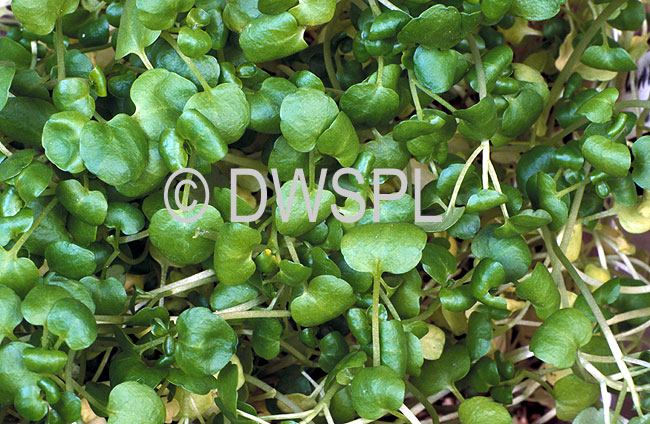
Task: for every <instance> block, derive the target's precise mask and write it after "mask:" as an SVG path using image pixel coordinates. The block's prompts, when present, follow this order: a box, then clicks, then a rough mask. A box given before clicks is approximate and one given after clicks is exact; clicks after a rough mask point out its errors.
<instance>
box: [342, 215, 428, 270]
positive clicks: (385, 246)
mask: <svg viewBox="0 0 650 424" xmlns="http://www.w3.org/2000/svg"><path fill="white" fill-rule="evenodd" d="M426 238H427V237H426V233H425V232H424V231H423V230H421V229H420V228H418V227H416V226H415V225H412V224H403V223H398V224H393V223H390V224H384V223H373V224H368V225H363V226H361V227H355V228H353V229H352V230H350V231H349V232H348V233H346V234H345V235H344V236H343V240H342V241H341V253H343V256H344V257H345V261H346V262H347V263H348V264H349V265H350V267H352V268H353V269H354V270H356V271H359V272H369V273H372V274H376V273H378V274H381V273H383V272H390V273H393V274H403V273H405V272H408V271H410V270H411V269H413V268H414V267H415V266H416V265H417V264H418V263H419V262H420V259H421V258H422V249H424V245H425V243H426Z"/></svg>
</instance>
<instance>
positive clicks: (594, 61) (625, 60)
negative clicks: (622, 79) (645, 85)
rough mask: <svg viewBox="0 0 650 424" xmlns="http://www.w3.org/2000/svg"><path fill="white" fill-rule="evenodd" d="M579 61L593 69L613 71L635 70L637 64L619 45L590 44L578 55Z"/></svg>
mask: <svg viewBox="0 0 650 424" xmlns="http://www.w3.org/2000/svg"><path fill="white" fill-rule="evenodd" d="M580 61H581V62H582V63H584V64H585V65H587V66H591V67H592V68H595V69H603V70H606V71H614V72H629V71H636V69H637V66H636V63H635V62H634V60H632V58H631V57H630V54H629V53H628V52H627V51H625V50H624V49H623V48H621V47H614V48H611V47H609V46H606V45H602V46H591V47H588V48H587V50H585V52H584V53H583V54H582V56H580Z"/></svg>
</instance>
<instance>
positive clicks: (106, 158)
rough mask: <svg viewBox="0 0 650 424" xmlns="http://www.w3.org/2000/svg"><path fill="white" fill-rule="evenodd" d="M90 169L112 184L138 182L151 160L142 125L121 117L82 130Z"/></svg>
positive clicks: (88, 125) (84, 154) (82, 151)
mask: <svg viewBox="0 0 650 424" xmlns="http://www.w3.org/2000/svg"><path fill="white" fill-rule="evenodd" d="M79 147H80V151H81V157H82V159H83V161H84V164H85V165H86V168H88V170H89V171H90V172H92V173H93V174H95V175H97V177H99V179H100V180H102V181H104V182H105V183H108V184H110V185H120V184H124V183H127V182H129V181H133V180H135V179H137V178H138V177H139V176H140V175H141V174H142V171H144V167H145V164H146V161H147V138H146V135H145V133H144V132H143V131H142V129H141V128H140V126H139V125H138V123H137V122H136V121H135V120H134V119H133V118H131V117H130V116H128V115H124V114H119V115H116V116H115V117H114V118H113V119H111V120H110V121H108V122H107V123H102V122H97V121H90V122H88V123H87V124H86V125H84V127H83V129H82V130H81V139H80V144H79Z"/></svg>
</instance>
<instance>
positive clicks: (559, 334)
mask: <svg viewBox="0 0 650 424" xmlns="http://www.w3.org/2000/svg"><path fill="white" fill-rule="evenodd" d="M591 331H592V328H591V321H589V318H587V317H586V316H585V315H584V314H583V313H582V312H580V311H579V310H577V309H573V308H569V309H560V310H558V311H555V312H554V313H553V314H552V315H551V316H549V317H548V318H547V319H546V320H545V321H544V322H543V323H542V325H541V326H540V327H539V328H538V329H537V330H536V331H535V334H533V338H532V340H531V341H530V350H531V351H532V352H533V353H534V354H535V356H536V357H537V358H539V359H540V360H542V361H544V362H547V363H549V364H551V365H553V366H554V367H557V368H569V367H571V366H572V365H573V363H574V362H575V355H576V352H577V350H578V349H579V348H581V347H582V346H584V345H586V344H587V343H588V342H589V340H591Z"/></svg>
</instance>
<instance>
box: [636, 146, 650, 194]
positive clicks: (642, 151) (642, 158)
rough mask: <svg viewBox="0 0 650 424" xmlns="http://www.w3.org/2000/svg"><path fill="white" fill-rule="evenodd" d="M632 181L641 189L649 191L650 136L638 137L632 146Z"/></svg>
mask: <svg viewBox="0 0 650 424" xmlns="http://www.w3.org/2000/svg"><path fill="white" fill-rule="evenodd" d="M632 153H633V154H634V162H632V179H633V180H634V182H635V183H636V185H638V186H639V187H641V188H644V189H646V190H650V136H643V137H639V139H638V140H637V141H635V142H634V144H633V145H632Z"/></svg>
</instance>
